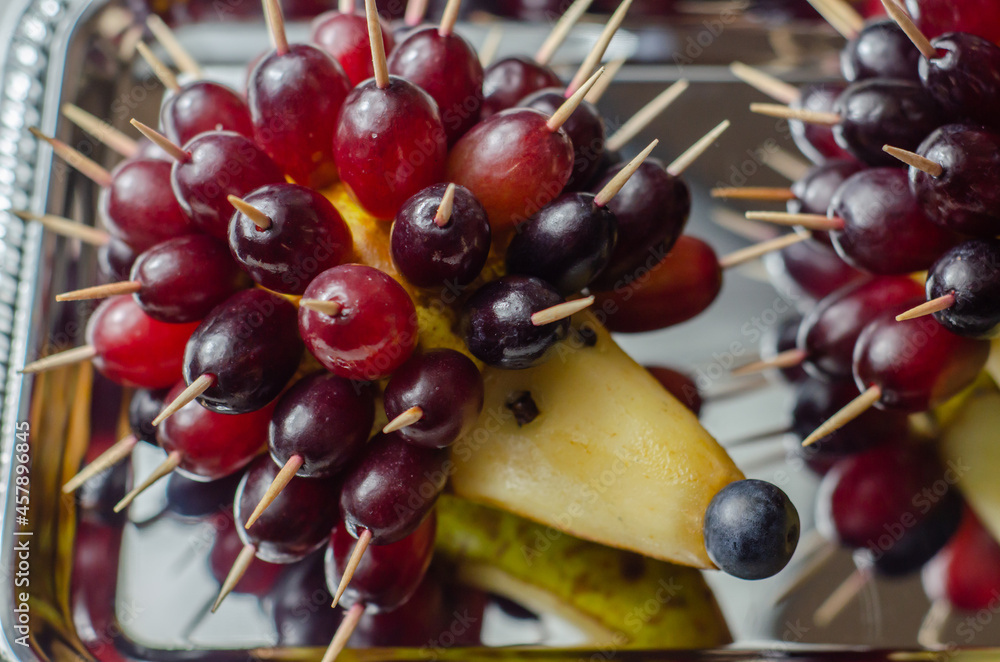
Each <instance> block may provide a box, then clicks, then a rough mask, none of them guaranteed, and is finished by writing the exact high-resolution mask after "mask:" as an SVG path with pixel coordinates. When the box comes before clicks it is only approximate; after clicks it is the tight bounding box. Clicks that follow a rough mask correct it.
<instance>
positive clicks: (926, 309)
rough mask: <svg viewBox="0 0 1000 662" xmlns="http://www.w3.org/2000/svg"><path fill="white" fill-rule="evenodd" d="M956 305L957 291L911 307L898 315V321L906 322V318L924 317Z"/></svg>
mask: <svg viewBox="0 0 1000 662" xmlns="http://www.w3.org/2000/svg"><path fill="white" fill-rule="evenodd" d="M954 305H955V293H954V292H952V293H950V294H945V295H944V296H940V297H938V298H936V299H931V300H930V301H928V302H927V303H922V304H920V305H919V306H916V307H914V308H911V309H909V310H908V311H906V312H905V313H901V314H899V315H896V321H897V322H905V321H906V320H912V319H917V318H918V317H924V316H925V315H933V314H934V313H939V312H941V311H942V310H948V309H949V308H951V307H952V306H954Z"/></svg>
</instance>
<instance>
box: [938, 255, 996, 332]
mask: <svg viewBox="0 0 1000 662" xmlns="http://www.w3.org/2000/svg"><path fill="white" fill-rule="evenodd" d="M948 295H951V296H952V297H954V303H953V304H952V305H951V306H950V307H949V308H947V309H945V310H942V311H940V312H937V313H934V317H935V318H936V319H937V321H938V322H940V323H941V325H942V326H944V328H946V329H948V330H949V331H951V332H952V333H955V334H957V335H960V336H970V337H973V338H995V337H997V336H998V335H1000V241H998V240H996V239H972V240H969V241H966V242H963V243H961V244H959V245H958V246H955V247H954V248H952V249H951V250H949V251H948V252H947V253H945V254H944V255H942V256H941V257H940V258H938V261H937V262H935V263H934V266H932V267H931V270H930V272H929V273H928V275H927V300H928V301H930V300H933V299H937V298H938V297H943V296H948Z"/></svg>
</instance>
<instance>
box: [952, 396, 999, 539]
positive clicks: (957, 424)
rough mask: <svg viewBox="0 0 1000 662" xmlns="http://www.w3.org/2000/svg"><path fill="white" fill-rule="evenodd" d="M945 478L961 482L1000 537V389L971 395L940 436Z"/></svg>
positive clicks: (968, 498) (967, 497) (982, 517)
mask: <svg viewBox="0 0 1000 662" xmlns="http://www.w3.org/2000/svg"><path fill="white" fill-rule="evenodd" d="M941 455H942V459H943V460H944V463H945V473H944V475H943V480H944V481H946V482H954V481H957V482H958V486H959V489H961V490H962V494H963V496H965V500H966V501H967V502H968V503H969V505H970V506H971V507H972V509H973V510H974V511H975V512H976V515H978V516H979V519H980V521H982V523H983V525H984V526H985V527H986V528H987V529H988V530H989V531H990V533H992V534H993V537H994V538H996V539H997V540H1000V481H998V480H997V469H998V467H1000V393H997V392H996V391H983V392H980V393H977V394H976V395H973V396H971V397H969V398H968V400H967V401H966V402H965V404H964V406H963V407H962V408H961V409H960V410H959V411H958V413H957V414H956V415H955V416H954V418H953V419H952V421H951V423H950V425H949V426H948V427H947V428H946V429H945V431H944V434H943V435H942V437H941Z"/></svg>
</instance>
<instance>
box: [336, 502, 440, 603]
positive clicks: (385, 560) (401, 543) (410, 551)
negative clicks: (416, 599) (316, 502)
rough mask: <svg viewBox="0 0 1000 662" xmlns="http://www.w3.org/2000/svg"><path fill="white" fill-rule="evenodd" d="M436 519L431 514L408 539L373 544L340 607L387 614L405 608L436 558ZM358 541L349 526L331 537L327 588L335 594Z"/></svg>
mask: <svg viewBox="0 0 1000 662" xmlns="http://www.w3.org/2000/svg"><path fill="white" fill-rule="evenodd" d="M436 533H437V517H436V516H435V514H434V513H433V512H432V513H430V515H428V516H427V517H426V518H424V520H423V522H421V523H420V526H418V527H417V528H416V530H414V531H413V532H412V533H410V534H409V535H407V536H406V537H405V538H403V539H401V540H398V541H395V542H392V543H387V544H384V545H372V546H371V547H369V548H368V549H367V550H366V551H365V555H364V556H363V557H362V558H361V562H360V563H359V564H358V567H357V569H356V570H355V571H354V574H353V575H352V577H351V583H350V585H349V586H348V587H347V590H345V591H344V595H343V597H342V598H341V601H340V604H342V605H343V606H344V607H345V608H348V609H349V608H351V607H352V606H354V605H356V604H362V605H364V607H365V611H369V610H371V611H373V612H376V613H377V612H388V611H392V610H394V609H396V608H398V607H400V606H402V605H403V604H404V603H405V602H406V601H407V600H409V599H410V598H411V597H412V596H413V595H414V594H415V593H416V592H417V588H418V587H419V586H420V582H422V581H423V579H424V576H425V575H426V574H427V569H428V568H429V567H430V564H431V557H432V556H433V555H434V537H435V534H436ZM355 543H356V541H355V539H354V538H353V537H352V534H351V533H350V531H349V529H348V526H346V525H343V524H342V525H339V526H337V527H336V528H335V529H334V530H333V532H332V533H331V534H330V542H329V545H328V546H327V548H326V559H325V560H326V585H327V588H328V589H329V590H330V592H336V590H337V587H338V586H339V584H340V582H341V579H342V578H343V576H344V572H345V570H346V568H347V564H348V561H349V560H350V558H351V554H352V553H353V551H354V546H355Z"/></svg>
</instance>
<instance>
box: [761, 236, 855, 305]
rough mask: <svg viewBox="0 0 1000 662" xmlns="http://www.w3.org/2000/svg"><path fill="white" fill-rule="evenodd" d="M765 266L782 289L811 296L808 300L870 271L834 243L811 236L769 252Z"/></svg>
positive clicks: (819, 297) (825, 294)
mask: <svg viewBox="0 0 1000 662" xmlns="http://www.w3.org/2000/svg"><path fill="white" fill-rule="evenodd" d="M764 266H765V267H767V272H768V274H769V275H770V276H771V279H772V281H774V282H775V283H777V284H778V285H779V287H780V288H782V291H787V292H790V293H793V294H795V295H797V296H800V297H807V299H806V301H805V303H808V300H809V299H813V300H819V299H822V298H823V297H825V296H828V295H830V294H832V293H833V292H836V291H837V290H839V289H840V288H841V287H844V286H845V285H848V284H849V283H853V282H857V281H859V280H861V279H863V278H866V277H867V275H868V274H867V272H865V271H863V270H861V269H857V268H855V267H852V266H851V265H849V264H848V263H847V262H845V261H844V260H843V259H842V258H841V257H840V256H839V255H837V253H836V251H834V250H833V248H832V247H829V246H826V245H825V244H822V243H820V242H819V241H813V240H811V239H810V240H807V241H800V242H799V243H797V244H792V245H791V246H789V247H788V248H785V249H784V250H780V251H776V252H774V253H768V254H767V255H765V256H764ZM810 308H811V306H810Z"/></svg>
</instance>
